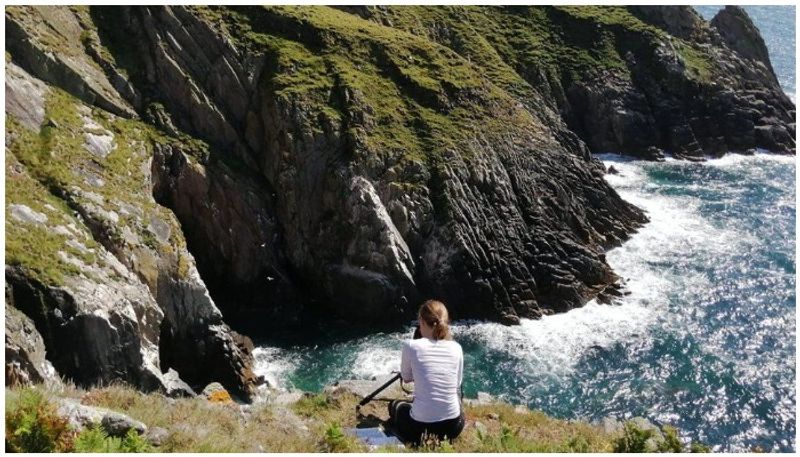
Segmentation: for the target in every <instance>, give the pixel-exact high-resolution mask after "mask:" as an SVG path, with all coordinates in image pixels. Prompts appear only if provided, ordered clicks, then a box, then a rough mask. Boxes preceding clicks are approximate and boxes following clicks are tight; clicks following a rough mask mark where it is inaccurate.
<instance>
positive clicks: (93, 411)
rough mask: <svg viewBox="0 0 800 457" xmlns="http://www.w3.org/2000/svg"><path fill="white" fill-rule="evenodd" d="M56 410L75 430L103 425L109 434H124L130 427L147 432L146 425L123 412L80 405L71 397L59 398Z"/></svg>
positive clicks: (138, 431) (140, 431)
mask: <svg viewBox="0 0 800 457" xmlns="http://www.w3.org/2000/svg"><path fill="white" fill-rule="evenodd" d="M57 412H58V414H59V415H60V416H61V417H64V418H66V419H67V420H68V421H69V424H70V426H72V427H73V428H74V429H76V430H83V429H84V428H95V427H103V429H104V430H105V431H106V433H108V434H109V435H111V436H124V435H125V434H126V433H128V431H129V430H131V429H133V430H136V432H137V433H139V434H144V433H146V432H147V426H146V425H144V424H143V423H141V422H139V421H137V420H135V419H132V418H130V417H129V416H127V415H125V414H122V413H119V412H116V411H112V410H109V409H106V408H99V407H95V406H87V405H82V404H80V402H78V401H77V400H74V399H71V398H62V399H59V400H58V408H57Z"/></svg>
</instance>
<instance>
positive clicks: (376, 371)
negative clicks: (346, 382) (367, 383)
mask: <svg viewBox="0 0 800 457" xmlns="http://www.w3.org/2000/svg"><path fill="white" fill-rule="evenodd" d="M396 346H397V347H396V348H388V347H384V346H383V345H376V346H371V347H370V346H368V345H365V346H363V347H362V348H360V350H359V352H358V355H356V360H355V362H354V363H353V368H352V374H353V376H354V377H355V378H356V379H372V378H375V377H380V376H382V375H386V374H389V373H391V372H393V371H398V370H399V369H400V349H399V347H400V343H399V342H397V343H396Z"/></svg>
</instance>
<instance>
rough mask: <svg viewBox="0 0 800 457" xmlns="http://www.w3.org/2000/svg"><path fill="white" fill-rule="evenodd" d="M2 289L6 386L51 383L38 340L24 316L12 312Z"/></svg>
mask: <svg viewBox="0 0 800 457" xmlns="http://www.w3.org/2000/svg"><path fill="white" fill-rule="evenodd" d="M9 292H10V290H8V288H6V319H5V320H6V385H7V386H19V385H23V386H24V385H30V384H35V383H42V382H45V381H50V380H54V379H55V369H54V368H53V365H52V364H51V363H50V361H49V360H47V358H46V352H47V351H46V350H45V347H44V341H42V336H41V335H40V334H39V332H38V331H37V330H36V326H34V324H33V321H31V320H30V318H29V317H28V316H26V315H25V314H23V313H22V312H20V311H19V310H17V309H16V308H14V306H13V305H12V303H13V302H12V300H11V298H12V297H10V296H9V295H10V294H9Z"/></svg>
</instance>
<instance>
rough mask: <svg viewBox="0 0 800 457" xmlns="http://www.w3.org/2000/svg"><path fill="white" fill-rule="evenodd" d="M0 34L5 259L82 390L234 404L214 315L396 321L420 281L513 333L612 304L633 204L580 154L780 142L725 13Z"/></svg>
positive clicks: (86, 21) (281, 13) (769, 82)
mask: <svg viewBox="0 0 800 457" xmlns="http://www.w3.org/2000/svg"><path fill="white" fill-rule="evenodd" d="M726 11H727V12H726ZM6 25H7V29H8V30H9V35H8V37H7V42H8V48H7V50H8V54H10V59H11V62H8V63H7V83H6V100H7V105H6V111H7V113H8V114H9V119H10V122H9V123H8V124H7V125H6V131H7V169H6V176H7V181H8V182H11V183H12V185H11V186H10V189H11V191H10V192H8V191H7V202H8V203H7V208H6V214H7V220H9V221H13V222H12V223H11V225H7V233H8V240H9V242H8V243H7V258H8V259H9V260H8V261H7V269H6V276H7V280H8V281H9V283H10V284H11V285H12V289H13V294H14V303H15V306H17V308H18V309H20V310H22V311H23V312H24V313H25V314H26V315H27V316H28V317H30V318H31V319H32V321H33V322H34V323H35V325H36V328H37V329H38V331H39V333H41V335H42V337H43V340H44V344H45V347H46V349H47V357H48V359H50V360H51V361H52V362H53V365H54V366H55V368H56V370H58V372H59V373H60V374H64V375H67V376H71V377H73V378H76V379H78V380H80V381H81V382H87V383H89V382H97V381H106V380H110V379H125V380H127V381H130V382H134V383H136V384H137V385H140V386H142V387H145V388H158V389H162V390H169V386H167V385H165V383H167V384H169V383H170V382H171V381H172V380H174V379H173V378H174V375H170V376H169V377H168V378H165V377H164V375H163V374H162V373H163V372H166V371H167V370H168V369H169V368H173V369H174V370H176V371H177V372H178V373H179V374H180V378H182V379H183V380H185V381H187V382H188V383H189V384H191V386H193V387H199V386H202V385H205V384H206V383H208V382H210V381H219V382H221V383H222V384H223V385H224V386H225V388H227V389H228V390H230V391H231V392H232V393H234V394H237V395H239V396H241V397H243V398H247V397H249V395H250V394H251V393H252V390H253V387H254V384H255V382H256V380H255V376H254V375H253V373H252V370H251V369H250V363H251V358H252V356H251V352H252V342H251V341H250V340H249V338H247V337H244V336H242V335H239V334H237V333H236V332H234V331H232V330H231V329H230V327H229V326H228V325H227V323H226V322H231V323H235V324H236V327H237V328H239V329H242V328H247V329H248V331H249V332H256V334H259V333H260V334H266V333H268V332H269V331H271V330H272V329H275V328H276V327H281V326H285V325H287V324H299V325H302V324H303V323H304V320H306V319H309V318H310V317H309V316H319V313H320V312H323V313H327V314H330V313H333V314H336V315H338V316H340V317H345V318H347V319H349V320H351V321H363V322H370V323H374V322H395V323H396V322H403V321H404V320H405V319H407V318H409V317H412V316H413V314H414V313H415V311H416V306H417V305H418V301H419V300H420V299H421V298H424V297H430V296H435V297H438V298H441V299H443V300H445V301H446V302H447V303H448V305H449V308H450V310H451V314H452V316H453V317H454V318H466V317H475V318H488V319H492V320H498V321H502V322H505V323H509V324H513V323H518V322H519V319H520V318H523V317H527V318H537V317H540V316H542V315H543V314H548V313H552V312H559V311H565V310H568V309H570V308H573V307H576V306H580V305H582V304H584V303H586V302H587V301H588V300H590V299H593V298H598V299H600V300H608V299H610V298H611V297H613V296H615V295H617V294H618V293H619V291H618V288H619V286H620V285H619V282H618V279H619V278H617V276H616V275H615V274H614V272H613V271H612V270H611V268H610V267H609V266H608V264H607V263H606V261H605V256H604V251H605V250H606V249H608V248H609V247H612V246H615V245H618V244H619V243H621V242H623V241H624V240H625V239H626V238H627V237H628V236H629V234H630V233H631V232H632V231H634V230H636V229H637V228H638V227H639V226H641V224H643V223H645V222H646V220H647V218H646V217H645V215H644V214H643V213H642V211H641V210H639V209H638V208H636V207H634V206H632V205H630V204H628V203H626V202H625V201H623V200H622V199H621V198H620V197H619V196H618V195H617V194H616V192H615V191H614V190H613V189H612V188H611V187H610V186H609V185H608V184H607V183H606V182H605V181H604V178H603V176H604V174H605V169H604V167H603V165H602V164H601V163H600V162H599V161H597V160H596V159H594V158H593V157H592V154H591V152H597V151H617V152H622V153H626V154H631V155H635V156H639V157H644V158H648V159H655V160H657V159H659V158H662V157H663V156H664V154H665V153H672V154H673V155H675V156H677V157H686V158H690V159H701V158H702V156H703V155H704V154H712V155H716V154H723V153H725V152H729V151H746V150H749V149H752V148H755V147H761V148H765V149H768V150H771V151H774V152H781V153H794V148H795V144H794V116H795V108H794V105H793V103H791V101H789V99H788V98H787V97H786V95H785V94H784V93H783V92H782V91H781V89H780V87H779V86H778V84H777V80H776V79H775V75H774V73H773V72H772V69H771V67H770V66H769V61H768V58H767V56H766V54H765V51H764V50H763V42H761V43H759V42H758V33H757V31H756V30H755V29H754V28H753V27H752V23H750V22H748V21H747V20H746V16H742V13H741V12H740V11H739V10H730V11H728V10H725V11H723V12H721V13H720V15H719V16H718V18H717V19H715V21H712V24H711V25H709V24H708V23H706V22H705V21H703V20H702V19H701V18H699V16H697V15H696V14H695V13H694V12H693V11H692V10H691V9H690V8H683V7H645V6H640V7H631V8H629V9H628V8H623V7H568V6H564V7H507V8H461V7H436V8H425V7H418V8H400V7H342V8H338V9H335V8H328V7H313V8H288V7H267V8H264V7H250V6H248V7H184V6H167V7H72V8H65V7H10V8H9V9H8V10H7V12H6ZM762 51H764V52H762ZM78 100H80V101H81V102H78ZM137 119H142V120H141V121H140V120H137ZM23 181H24V182H23ZM15 186H16V187H15ZM15 189H16V190H15ZM27 195H34V197H33V199H32V198H31V197H27ZM94 291H96V292H97V293H98V294H100V295H92V294H93V293H94ZM98 297H100V298H98ZM41 304H44V306H41ZM315 313H316V314H315ZM223 316H224V318H223ZM317 318H318V317H317ZM73 321H74V322H73ZM71 322H72V323H71ZM81 322H87V324H85V325H84V324H80V325H78V324H79V323H81ZM70 323H71V324H70ZM89 323H90V324H91V325H90V324H89ZM59 332H61V333H59ZM64 332H66V333H64ZM93 332H96V333H98V334H99V335H105V336H104V337H103V338H105V339H97V340H91V335H92V334H93ZM65 338H66V339H68V340H70V341H72V340H75V341H80V342H81V343H80V344H79V345H75V346H72V345H70V346H67V345H63V344H59V343H60V342H63V341H65ZM87 349H91V350H87ZM77 352H80V354H78V355H76V353H77ZM112 359H113V361H112ZM106 363H108V364H109V367H108V368H104V364H106ZM85 366H89V367H93V368H92V370H88V371H80V370H79V369H78V368H79V367H81V368H83V367H85ZM168 381H169V382H168Z"/></svg>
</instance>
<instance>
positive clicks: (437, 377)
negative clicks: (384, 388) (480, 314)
mask: <svg viewBox="0 0 800 457" xmlns="http://www.w3.org/2000/svg"><path fill="white" fill-rule="evenodd" d="M419 329H420V332H421V333H422V338H419V339H414V340H409V341H406V342H404V343H403V352H402V357H401V359H400V375H401V377H402V378H403V382H413V383H414V401H413V403H409V402H406V401H393V402H391V403H390V404H389V416H390V419H389V420H390V421H391V423H392V424H393V425H394V428H395V429H396V431H397V433H398V434H399V435H400V438H402V439H403V440H404V441H410V442H412V443H415V444H419V443H420V441H421V438H422V436H423V434H427V435H429V436H430V435H433V436H436V437H438V438H439V439H440V440H442V439H449V440H452V439H454V438H456V437H457V436H458V435H459V434H460V433H461V430H462V429H463V428H464V412H463V411H462V410H461V401H460V396H459V392H460V390H461V380H462V374H463V371H464V355H463V352H462V350H461V345H460V344H458V343H456V342H455V341H453V340H452V337H451V336H450V328H449V322H448V315H447V308H445V306H444V304H443V303H442V302H439V301H435V300H428V301H426V302H425V303H423V304H422V306H421V307H420V308H419Z"/></svg>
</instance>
